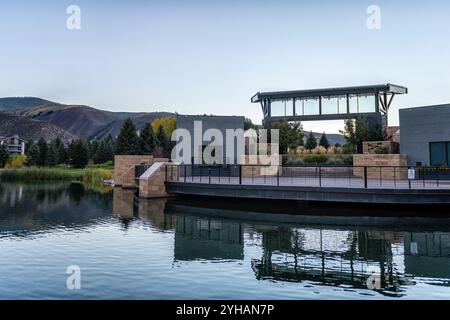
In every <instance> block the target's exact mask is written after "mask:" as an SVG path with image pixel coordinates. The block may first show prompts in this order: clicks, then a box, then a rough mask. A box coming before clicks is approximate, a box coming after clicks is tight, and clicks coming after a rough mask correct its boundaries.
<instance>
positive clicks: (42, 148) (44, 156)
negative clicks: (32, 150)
mask: <svg viewBox="0 0 450 320" xmlns="http://www.w3.org/2000/svg"><path fill="white" fill-rule="evenodd" d="M37 146H38V148H39V153H38V156H37V159H36V163H35V165H37V166H39V167H45V166H46V165H47V160H48V145H47V142H46V141H45V140H44V138H41V139H39V141H38V143H37Z"/></svg>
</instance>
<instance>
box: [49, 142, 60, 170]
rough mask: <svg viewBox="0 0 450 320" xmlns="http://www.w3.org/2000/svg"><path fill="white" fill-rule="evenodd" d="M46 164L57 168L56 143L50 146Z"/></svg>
mask: <svg viewBox="0 0 450 320" xmlns="http://www.w3.org/2000/svg"><path fill="white" fill-rule="evenodd" d="M46 164H47V165H48V166H55V165H57V164H58V153H57V150H56V145H55V143H54V141H52V142H51V143H50V144H49V145H48V151H47V161H46Z"/></svg>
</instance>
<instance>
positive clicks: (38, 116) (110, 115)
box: [0, 97, 175, 139]
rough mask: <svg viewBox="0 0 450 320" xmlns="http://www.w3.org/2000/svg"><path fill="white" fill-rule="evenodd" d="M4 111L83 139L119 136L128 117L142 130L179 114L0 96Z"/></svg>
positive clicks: (0, 105) (0, 104)
mask: <svg viewBox="0 0 450 320" xmlns="http://www.w3.org/2000/svg"><path fill="white" fill-rule="evenodd" d="M1 111H3V112H7V113H13V114H16V115H20V116H21V117H24V118H30V119H34V120H39V121H42V123H44V122H45V123H50V124H53V125H55V126H56V127H59V128H61V129H62V130H64V131H66V132H68V133H70V134H72V135H74V136H76V137H79V138H83V139H101V138H104V137H106V136H108V135H109V134H111V135H112V136H114V137H115V136H117V135H118V134H119V132H120V128H121V127H122V125H123V122H124V121H125V119H126V118H128V117H130V118H131V119H132V120H133V122H134V123H135V126H136V128H137V129H138V130H141V129H143V127H144V125H145V124H146V123H150V122H152V121H153V120H155V119H157V118H161V117H173V116H175V113H171V112H126V111H125V112H113V111H106V110H102V109H97V108H94V107H90V106H87V105H77V104H62V103H57V102H52V101H50V100H45V99H41V98H38V97H5V98H0V112H1ZM0 126H1V124H0ZM21 128H24V127H23V126H21ZM11 129H13V128H11ZM16 133H18V134H20V135H27V134H26V133H24V134H21V132H16Z"/></svg>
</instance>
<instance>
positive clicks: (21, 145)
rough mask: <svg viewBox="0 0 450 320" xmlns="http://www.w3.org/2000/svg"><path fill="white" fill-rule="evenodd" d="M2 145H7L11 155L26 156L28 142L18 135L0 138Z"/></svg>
mask: <svg viewBox="0 0 450 320" xmlns="http://www.w3.org/2000/svg"><path fill="white" fill-rule="evenodd" d="M0 145H6V146H7V147H8V151H9V153H10V154H21V155H24V154H25V145H26V141H25V140H24V139H21V138H20V137H19V135H17V134H15V135H13V136H10V137H1V136H0Z"/></svg>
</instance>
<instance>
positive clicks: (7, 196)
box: [0, 183, 111, 237]
mask: <svg viewBox="0 0 450 320" xmlns="http://www.w3.org/2000/svg"><path fill="white" fill-rule="evenodd" d="M1 186H2V187H1V188H0V233H4V232H10V233H12V234H15V235H20V236H22V237H24V236H27V235H28V234H33V233H34V232H36V233H43V232H45V231H46V230H50V229H52V228H55V227H61V228H65V227H70V228H74V229H76V228H80V227H86V226H88V225H91V224H95V221H96V220H97V219H101V218H104V217H106V216H108V211H110V210H111V201H110V197H109V195H108V194H99V193H95V192H91V191H88V190H86V189H85V188H84V186H83V185H82V184H79V183H41V184H14V183H1Z"/></svg>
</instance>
